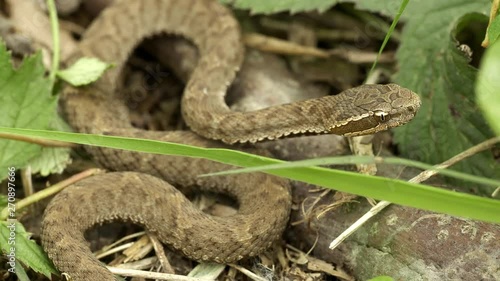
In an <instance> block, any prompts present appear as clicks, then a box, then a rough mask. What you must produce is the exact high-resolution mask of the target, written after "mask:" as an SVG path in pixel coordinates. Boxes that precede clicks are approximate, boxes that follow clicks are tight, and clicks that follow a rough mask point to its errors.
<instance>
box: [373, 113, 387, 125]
mask: <svg viewBox="0 0 500 281" xmlns="http://www.w3.org/2000/svg"><path fill="white" fill-rule="evenodd" d="M374 115H375V116H376V117H378V120H379V122H381V123H384V122H385V121H387V120H389V113H387V112H385V111H377V112H375V114H374Z"/></svg>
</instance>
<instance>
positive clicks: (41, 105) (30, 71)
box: [0, 42, 57, 180]
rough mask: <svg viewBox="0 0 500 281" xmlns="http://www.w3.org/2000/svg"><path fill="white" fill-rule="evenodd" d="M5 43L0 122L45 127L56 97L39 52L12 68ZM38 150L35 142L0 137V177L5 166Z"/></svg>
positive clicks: (22, 162) (0, 61)
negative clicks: (0, 115) (17, 67)
mask: <svg viewBox="0 0 500 281" xmlns="http://www.w3.org/2000/svg"><path fill="white" fill-rule="evenodd" d="M10 59H11V58H10V54H9V52H7V49H6V47H5V44H4V43H3V42H0V112H2V118H0V126H8V127H15V128H34V129H48V128H50V126H49V123H50V122H51V121H52V120H53V117H54V116H56V115H57V114H56V109H57V99H56V97H54V96H52V94H51V89H52V85H51V83H50V81H48V80H47V79H46V78H45V77H44V75H45V69H44V67H43V64H42V59H41V54H40V53H37V54H35V55H34V56H30V57H27V58H25V59H24V61H23V63H22V65H21V66H20V67H19V69H17V70H16V69H14V68H13V67H12V64H11V62H10ZM41 152H42V148H41V147H40V146H38V145H35V144H30V143H25V142H19V141H11V140H3V139H0V180H2V179H4V178H5V177H6V176H7V173H6V171H7V167H11V166H15V167H17V168H23V167H25V166H26V165H27V164H28V163H29V161H30V160H31V159H33V158H35V157H37V156H39V155H40V154H41Z"/></svg>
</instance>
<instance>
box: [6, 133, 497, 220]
mask: <svg viewBox="0 0 500 281" xmlns="http://www.w3.org/2000/svg"><path fill="white" fill-rule="evenodd" d="M0 132H2V133H10V134H17V135H24V136H30V137H39V138H44V139H50V140H57V141H67V142H74V143H78V144H84V145H97V146H103V147H109V148H118V149H128V150H134V151H139V152H147V153H156V154H169V155H180V156H189V157H202V158H206V159H210V160H214V161H218V162H222V163H226V164H231V165H236V166H241V167H256V166H263V165H270V164H278V163H284V161H280V160H276V159H271V158H267V157H262V156H256V155H252V154H247V153H243V152H239V151H233V150H228V149H210V148H199V147H191V146H187V145H182V144H173V143H164V142H159V141H153V140H141V139H133V138H123V137H113V136H98V135H88V134H76V133H65V132H56V131H44V130H29V129H14V128H2V127H0ZM267 173H269V174H274V175H277V176H282V177H285V178H289V179H293V180H299V181H303V182H307V183H311V184H316V185H320V186H323V187H327V188H331V189H335V190H339V191H344V192H349V193H353V194H357V195H361V196H366V197H371V198H375V199H379V200H386V201H390V202H393V203H396V204H400V205H405V206H410V207H415V208H420V209H425V210H429V211H434V212H441V213H446V214H450V215H454V216H460V217H467V218H472V219H477V220H483V221H488V222H496V223H500V201H499V200H493V199H489V198H482V197H478V196H473V195H469V194H464V193H458V192H453V191H448V190H443V189H438V188H434V187H430V186H425V185H420V184H414V183H408V182H405V181H401V180H396V179H389V178H382V177H373V176H368V175H362V174H356V173H351V172H346V171H339V170H332V169H326V168H321V167H296V168H289V169H286V170H271V171H268V172H267Z"/></svg>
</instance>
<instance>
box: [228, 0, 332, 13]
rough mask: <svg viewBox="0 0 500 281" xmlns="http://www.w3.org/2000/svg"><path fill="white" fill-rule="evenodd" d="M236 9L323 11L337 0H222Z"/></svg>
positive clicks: (274, 11) (256, 10)
mask: <svg viewBox="0 0 500 281" xmlns="http://www.w3.org/2000/svg"><path fill="white" fill-rule="evenodd" d="M221 2H223V3H225V4H231V5H232V6H233V7H235V8H237V9H245V10H250V11H251V13H253V14H272V13H278V12H284V11H286V12H291V13H298V12H304V11H313V10H316V11H320V12H322V11H325V10H327V9H329V8H330V7H332V6H334V5H335V4H337V3H338V2H340V1H339V0H309V1H301V0H274V1H269V0H234V1H230V0H224V1H221Z"/></svg>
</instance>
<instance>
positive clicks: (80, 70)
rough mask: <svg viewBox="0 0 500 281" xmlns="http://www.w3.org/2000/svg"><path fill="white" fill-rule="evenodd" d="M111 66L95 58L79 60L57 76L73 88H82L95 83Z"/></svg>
mask: <svg viewBox="0 0 500 281" xmlns="http://www.w3.org/2000/svg"><path fill="white" fill-rule="evenodd" d="M111 66H112V65H111V64H107V63H105V62H102V61H100V60H98V59H96V58H87V57H84V58H80V59H79V60H78V61H77V62H75V63H74V64H73V65H71V66H70V67H69V68H67V69H64V70H60V71H59V72H57V76H58V77H59V78H61V79H63V80H64V81H66V82H68V83H70V84H71V85H73V86H83V85H87V84H90V83H92V82H95V81H97V79H99V77H101V75H102V74H103V73H104V71H106V70H107V69H108V68H110V67H111Z"/></svg>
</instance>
